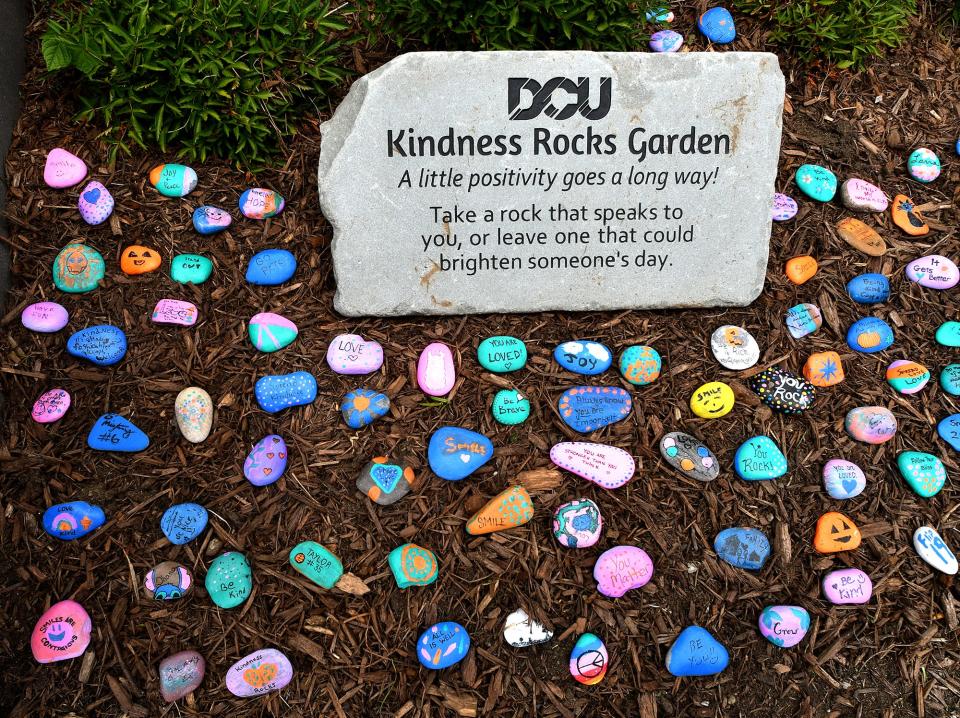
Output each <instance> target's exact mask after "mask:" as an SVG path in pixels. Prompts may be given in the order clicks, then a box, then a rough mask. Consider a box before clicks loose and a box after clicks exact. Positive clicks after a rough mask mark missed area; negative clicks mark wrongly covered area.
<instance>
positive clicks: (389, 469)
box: [370, 464, 403, 494]
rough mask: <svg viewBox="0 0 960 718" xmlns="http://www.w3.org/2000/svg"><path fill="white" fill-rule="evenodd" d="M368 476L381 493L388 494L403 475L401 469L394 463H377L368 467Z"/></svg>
mask: <svg viewBox="0 0 960 718" xmlns="http://www.w3.org/2000/svg"><path fill="white" fill-rule="evenodd" d="M370 476H371V478H373V481H374V483H376V485H377V486H379V487H380V488H381V490H382V491H383V493H385V494H389V493H390V492H391V491H393V489H394V488H395V487H396V485H397V482H398V481H400V477H401V476H403V469H401V468H400V467H399V466H397V465H396V464H377V465H376V466H374V467H373V468H372V469H370Z"/></svg>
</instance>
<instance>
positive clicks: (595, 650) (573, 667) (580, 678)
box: [570, 633, 610, 686]
mask: <svg viewBox="0 0 960 718" xmlns="http://www.w3.org/2000/svg"><path fill="white" fill-rule="evenodd" d="M609 662H610V657H609V655H607V647H606V646H605V645H604V643H603V641H601V640H600V638H599V637H598V636H596V635H594V634H592V633H584V634H583V635H582V636H580V638H578V639H577V642H576V643H575V644H573V650H572V651H570V675H571V676H573V678H574V680H575V681H577V683H583V684H584V685H585V686H594V685H596V684H597V683H599V682H600V681H602V680H603V678H604V676H606V675H607V665H608V664H609Z"/></svg>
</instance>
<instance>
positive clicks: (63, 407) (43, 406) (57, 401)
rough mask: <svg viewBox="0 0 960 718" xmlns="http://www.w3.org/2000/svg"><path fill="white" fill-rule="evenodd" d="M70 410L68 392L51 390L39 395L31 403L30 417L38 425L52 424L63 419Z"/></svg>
mask: <svg viewBox="0 0 960 718" xmlns="http://www.w3.org/2000/svg"><path fill="white" fill-rule="evenodd" d="M69 408H70V392H68V391H67V390H66V389H51V390H50V391H45V392H44V393H43V394H41V395H40V398H39V399H37V400H36V401H35V402H34V403H33V409H32V410H31V412H30V416H32V417H33V420H34V421H35V422H37V423H38V424H52V423H53V422H55V421H59V420H60V419H62V418H63V415H64V414H66V413H67V409H69Z"/></svg>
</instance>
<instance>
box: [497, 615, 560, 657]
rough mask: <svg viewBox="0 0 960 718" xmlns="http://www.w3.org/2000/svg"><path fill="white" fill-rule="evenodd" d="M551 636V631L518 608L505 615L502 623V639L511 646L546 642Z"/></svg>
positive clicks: (519, 646)
mask: <svg viewBox="0 0 960 718" xmlns="http://www.w3.org/2000/svg"><path fill="white" fill-rule="evenodd" d="M552 638H553V631H550V630H548V629H547V628H545V627H544V626H543V624H542V623H540V622H539V621H535V620H534V619H532V618H530V616H529V615H528V614H527V612H526V611H524V610H523V609H522V608H518V609H517V610H516V611H514V612H513V613H511V614H510V615H509V616H507V620H506V621H505V622H504V624H503V640H505V641H506V642H507V645H509V646H512V647H513V648H527V647H528V646H536V645H538V644H540V643H546V642H548V641H549V640H550V639H552Z"/></svg>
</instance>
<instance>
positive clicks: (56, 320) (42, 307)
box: [20, 302, 70, 334]
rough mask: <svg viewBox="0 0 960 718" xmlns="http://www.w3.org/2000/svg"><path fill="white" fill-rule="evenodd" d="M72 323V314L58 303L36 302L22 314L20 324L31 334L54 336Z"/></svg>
mask: <svg viewBox="0 0 960 718" xmlns="http://www.w3.org/2000/svg"><path fill="white" fill-rule="evenodd" d="M68 321H70V313H69V312H68V311H67V310H66V308H65V307H64V306H62V305H60V304H57V303H56V302H36V303H35V304H31V305H30V306H28V307H27V308H26V309H24V310H23V312H22V313H21V314H20V323H21V324H23V326H24V327H26V328H27V329H29V330H30V331H31V332H40V333H41V334H52V333H53V332H59V331H60V330H61V329H63V328H64V327H65V326H67V322H68Z"/></svg>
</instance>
